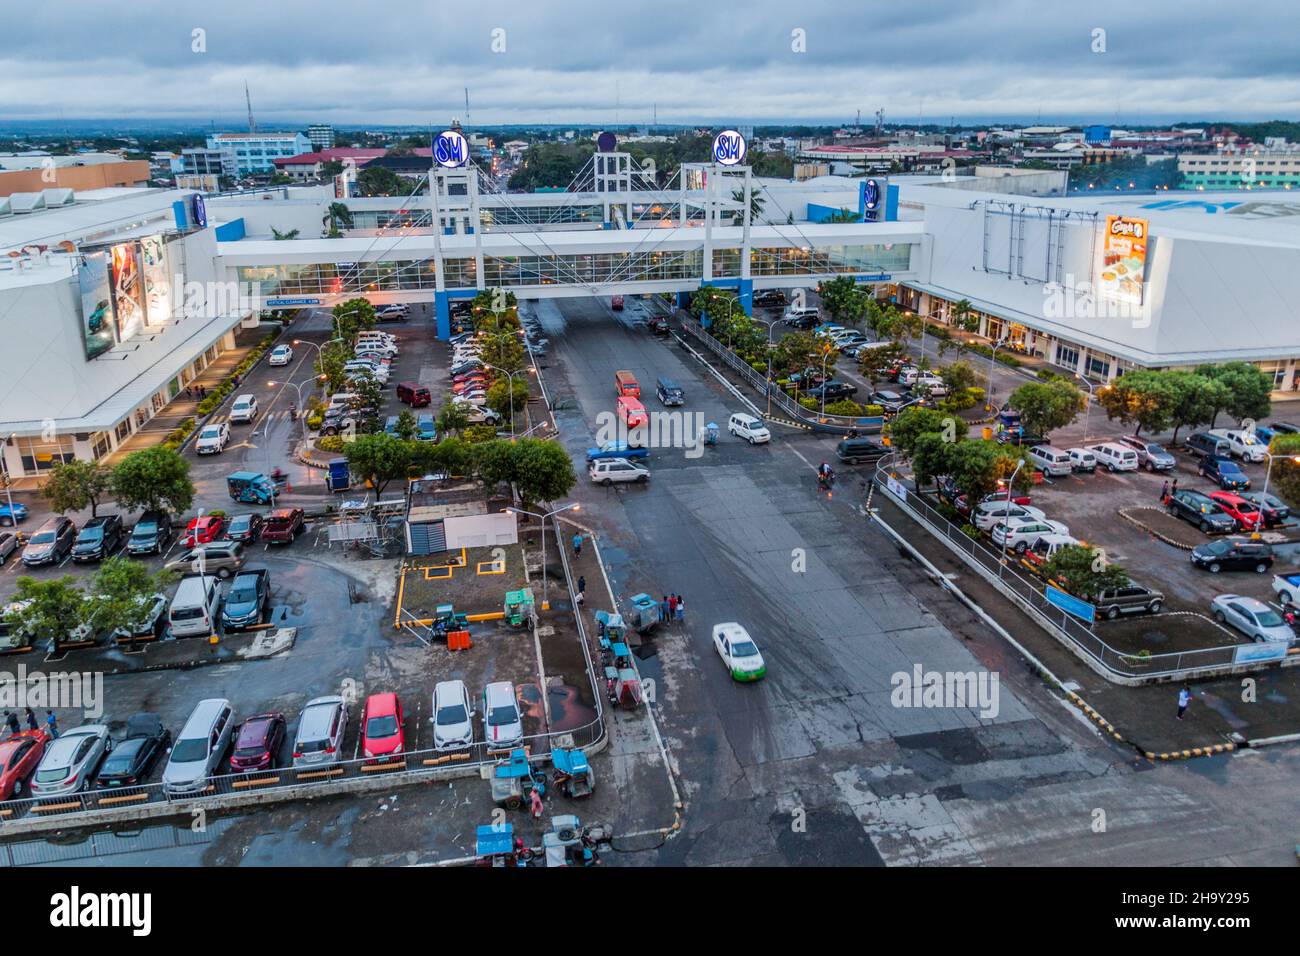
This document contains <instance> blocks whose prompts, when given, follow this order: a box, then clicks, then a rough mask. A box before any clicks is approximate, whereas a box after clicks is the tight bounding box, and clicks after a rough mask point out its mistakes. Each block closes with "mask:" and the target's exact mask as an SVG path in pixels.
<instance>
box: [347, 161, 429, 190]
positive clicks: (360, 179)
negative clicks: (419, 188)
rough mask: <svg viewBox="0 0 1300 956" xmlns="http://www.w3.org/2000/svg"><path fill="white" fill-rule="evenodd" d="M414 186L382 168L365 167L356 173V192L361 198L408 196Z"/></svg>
mask: <svg viewBox="0 0 1300 956" xmlns="http://www.w3.org/2000/svg"><path fill="white" fill-rule="evenodd" d="M414 188H415V184H414V183H413V182H411V181H410V180H409V179H403V178H402V177H401V176H399V175H398V174H397V173H395V172H393V171H392V170H391V169H388V168H386V167H383V166H366V167H364V168H363V169H362V170H361V172H359V173H357V191H358V192H359V193H361V195H363V196H409V195H411V193H412V192H413V191H414Z"/></svg>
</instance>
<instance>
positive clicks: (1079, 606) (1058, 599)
mask: <svg viewBox="0 0 1300 956" xmlns="http://www.w3.org/2000/svg"><path fill="white" fill-rule="evenodd" d="M1043 594H1044V595H1046V597H1047V603H1048V604H1055V605H1056V606H1057V607H1059V608H1060V609H1061V610H1062V611H1064V612H1065V613H1066V614H1073V615H1074V616H1075V617H1077V618H1079V619H1080V620H1082V621H1087V622H1088V623H1089V624H1091V623H1092V622H1093V621H1095V620H1096V619H1097V609H1096V608H1095V607H1093V606H1092V605H1091V604H1089V603H1088V602H1087V601H1081V600H1079V599H1078V598H1077V597H1075V596H1074V595H1073V594H1066V593H1065V592H1064V591H1062V590H1061V589H1060V588H1054V587H1052V586H1051V585H1050V584H1049V585H1047V587H1046V588H1045V589H1044V590H1043Z"/></svg>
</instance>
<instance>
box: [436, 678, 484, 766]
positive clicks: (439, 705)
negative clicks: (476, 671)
mask: <svg viewBox="0 0 1300 956" xmlns="http://www.w3.org/2000/svg"><path fill="white" fill-rule="evenodd" d="M432 713H433V749H434V750H439V751H447V750H464V749H466V748H467V747H469V746H470V745H471V744H473V743H474V717H475V714H474V708H473V707H472V706H471V705H470V702H469V689H468V688H467V687H466V686H465V682H464V681H463V680H445V681H439V682H438V683H437V684H436V685H435V686H434V688H433V710H432Z"/></svg>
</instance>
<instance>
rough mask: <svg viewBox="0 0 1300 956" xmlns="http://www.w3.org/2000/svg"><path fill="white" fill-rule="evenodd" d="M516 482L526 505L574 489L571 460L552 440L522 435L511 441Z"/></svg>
mask: <svg viewBox="0 0 1300 956" xmlns="http://www.w3.org/2000/svg"><path fill="white" fill-rule="evenodd" d="M514 448H515V457H516V462H517V465H516V478H515V482H516V484H517V486H518V488H519V497H520V499H521V501H522V503H523V506H524V508H525V509H528V508H530V507H531V506H532V504H533V502H536V501H555V500H557V499H559V498H563V497H564V496H565V495H567V494H568V493H569V492H570V491H572V490H573V486H574V484H575V483H576V482H577V477H576V476H575V475H574V473H573V460H572V459H571V458H569V453H568V452H566V451H565V450H564V448H563V447H562V446H561V445H560V444H559V443H558V442H555V441H550V440H543V439H537V438H524V439H521V440H519V441H518V442H516V443H515V445H514Z"/></svg>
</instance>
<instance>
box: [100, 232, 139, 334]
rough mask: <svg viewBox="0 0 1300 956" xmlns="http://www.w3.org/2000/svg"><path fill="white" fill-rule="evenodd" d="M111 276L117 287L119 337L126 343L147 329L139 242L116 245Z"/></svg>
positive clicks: (110, 265)
mask: <svg viewBox="0 0 1300 956" xmlns="http://www.w3.org/2000/svg"><path fill="white" fill-rule="evenodd" d="M108 278H109V283H110V285H111V286H112V289H113V313H114V316H115V317H116V319H117V340H118V342H125V341H126V340H127V339H129V338H131V337H133V336H135V335H136V334H138V333H139V332H140V331H141V330H142V329H143V328H144V316H145V307H144V279H143V277H142V276H141V274H140V252H139V247H138V246H137V245H136V243H134V242H123V243H120V244H119V245H116V246H113V247H112V249H111V250H110V251H109V273H108Z"/></svg>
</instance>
